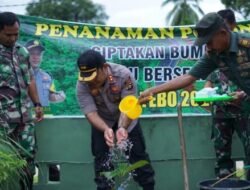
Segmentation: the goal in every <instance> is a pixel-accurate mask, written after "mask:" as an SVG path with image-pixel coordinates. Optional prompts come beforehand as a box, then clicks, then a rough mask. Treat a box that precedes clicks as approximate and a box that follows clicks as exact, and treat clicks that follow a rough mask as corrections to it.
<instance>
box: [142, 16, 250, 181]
mask: <svg viewBox="0 0 250 190" xmlns="http://www.w3.org/2000/svg"><path fill="white" fill-rule="evenodd" d="M194 30H195V32H196V36H197V38H196V40H195V43H194V44H195V45H197V46H202V45H206V47H207V50H208V51H207V53H206V54H204V55H203V56H202V57H201V58H200V59H199V60H198V61H197V62H196V64H195V65H194V66H193V67H192V69H191V70H190V71H189V73H188V74H184V75H181V76H178V77H176V78H175V79H173V80H171V81H168V82H166V83H164V84H161V85H158V86H155V87H152V88H149V89H146V90H145V91H144V92H142V93H141V95H140V97H139V101H140V102H142V103H143V102H147V99H146V98H147V97H150V96H152V95H154V94H157V93H161V92H169V91H173V90H178V89H182V88H185V87H187V86H188V85H191V84H192V83H193V82H195V81H196V80H197V79H206V78H207V76H208V75H209V74H210V73H212V72H213V71H215V70H216V69H218V70H219V71H221V72H222V73H223V74H224V75H225V76H226V77H227V78H228V79H229V80H230V81H232V82H233V83H234V84H236V85H237V86H238V87H239V88H240V89H241V90H243V91H241V90H240V91H235V92H234V95H233V97H234V98H235V100H244V101H248V100H249V95H250V69H249V68H250V66H249V63H250V36H249V34H241V33H236V32H232V31H230V29H229V28H228V26H227V24H226V23H225V22H224V19H223V18H222V17H221V16H220V15H219V14H217V13H208V14H206V15H205V16H204V17H203V18H202V19H201V20H200V21H199V22H198V23H197V24H196V26H195V28H194ZM143 100H144V101H143ZM248 130H249V129H248V127H247V125H245V131H248ZM243 133H244V132H243ZM241 134H242V133H241ZM244 137H245V138H248V134H246V133H245V134H244ZM242 138H243V137H242ZM245 142H247V143H248V139H247V140H246V141H245ZM244 147H245V148H247V149H249V148H250V146H249V143H248V144H244ZM246 152H247V154H248V152H250V151H249V150H246ZM247 159H249V156H248V155H247ZM247 163H250V162H249V160H248V161H247ZM248 178H249V177H248Z"/></svg>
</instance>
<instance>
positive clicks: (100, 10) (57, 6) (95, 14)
mask: <svg viewBox="0 0 250 190" xmlns="http://www.w3.org/2000/svg"><path fill="white" fill-rule="evenodd" d="M26 11H27V14H28V15H30V16H41V17H45V18H51V19H57V20H65V21H75V22H84V23H93V24H105V21H106V20H107V19H108V15H107V14H106V13H105V11H104V7H103V6H102V5H100V4H95V3H93V2H92V1H91V0H38V2H37V1H34V0H33V1H32V2H31V3H29V5H28V6H27V8H26Z"/></svg>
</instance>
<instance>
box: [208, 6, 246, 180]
mask: <svg viewBox="0 0 250 190" xmlns="http://www.w3.org/2000/svg"><path fill="white" fill-rule="evenodd" d="M218 14H219V15H220V16H221V17H222V18H223V19H224V20H225V22H226V24H227V25H228V27H229V28H230V29H231V30H233V29H234V28H235V27H236V20H235V16H234V12H233V11H232V10H230V9H225V10H221V11H219V12H218ZM214 86H217V87H218V93H219V94H232V93H234V92H236V91H241V90H240V89H239V88H238V87H237V86H236V85H234V84H233V82H232V81H230V80H229V79H228V78H227V77H226V76H225V75H224V74H223V73H222V72H220V71H218V70H217V71H215V72H213V73H212V74H210V75H209V77H208V78H207V82H206V84H205V87H214ZM247 105H249V102H248V101H244V100H241V99H238V100H237V101H232V102H215V103H213V104H212V116H213V126H212V139H213V141H214V149H215V153H216V163H215V175H216V176H217V177H218V178H223V177H225V176H227V175H229V174H230V173H232V172H234V168H235V166H234V161H233V160H232V159H231V148H232V147H231V146H232V135H233V132H234V131H236V132H237V134H238V136H239V137H240V139H241V141H242V144H243V146H244V150H245V155H246V157H247V164H249V163H248V161H249V160H250V152H249V150H248V149H249V148H248V146H249V145H250V143H249V142H250V139H249V137H250V136H249V111H248V110H247V109H245V108H247Z"/></svg>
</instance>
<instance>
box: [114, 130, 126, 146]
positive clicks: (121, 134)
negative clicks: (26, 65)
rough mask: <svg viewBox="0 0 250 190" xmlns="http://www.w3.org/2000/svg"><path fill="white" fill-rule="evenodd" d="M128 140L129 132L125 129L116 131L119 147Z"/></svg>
mask: <svg viewBox="0 0 250 190" xmlns="http://www.w3.org/2000/svg"><path fill="white" fill-rule="evenodd" d="M127 138H128V131H127V129H125V128H124V127H120V128H118V130H117V131H116V139H117V144H118V145H119V144H120V143H121V142H122V141H124V140H127Z"/></svg>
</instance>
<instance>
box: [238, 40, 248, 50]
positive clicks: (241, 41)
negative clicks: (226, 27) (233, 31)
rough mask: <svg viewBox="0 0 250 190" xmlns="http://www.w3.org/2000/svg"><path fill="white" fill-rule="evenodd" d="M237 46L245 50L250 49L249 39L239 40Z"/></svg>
mask: <svg viewBox="0 0 250 190" xmlns="http://www.w3.org/2000/svg"><path fill="white" fill-rule="evenodd" d="M238 44H239V45H240V46H242V47H245V48H250V39H248V38H239V41H238Z"/></svg>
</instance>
